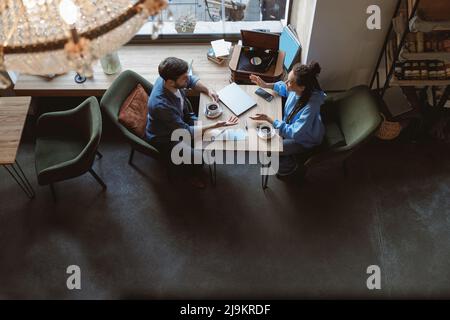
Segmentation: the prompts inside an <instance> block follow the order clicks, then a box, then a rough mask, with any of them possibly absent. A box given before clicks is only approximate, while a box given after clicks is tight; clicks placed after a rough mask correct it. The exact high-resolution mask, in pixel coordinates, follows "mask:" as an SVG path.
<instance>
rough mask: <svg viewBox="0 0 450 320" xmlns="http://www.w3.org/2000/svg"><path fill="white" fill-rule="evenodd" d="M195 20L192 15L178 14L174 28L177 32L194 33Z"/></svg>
mask: <svg viewBox="0 0 450 320" xmlns="http://www.w3.org/2000/svg"><path fill="white" fill-rule="evenodd" d="M196 24H197V21H196V20H195V17H194V16H193V15H184V16H180V17H179V18H178V19H177V20H176V21H175V30H177V32H178V33H194V29H195V25H196Z"/></svg>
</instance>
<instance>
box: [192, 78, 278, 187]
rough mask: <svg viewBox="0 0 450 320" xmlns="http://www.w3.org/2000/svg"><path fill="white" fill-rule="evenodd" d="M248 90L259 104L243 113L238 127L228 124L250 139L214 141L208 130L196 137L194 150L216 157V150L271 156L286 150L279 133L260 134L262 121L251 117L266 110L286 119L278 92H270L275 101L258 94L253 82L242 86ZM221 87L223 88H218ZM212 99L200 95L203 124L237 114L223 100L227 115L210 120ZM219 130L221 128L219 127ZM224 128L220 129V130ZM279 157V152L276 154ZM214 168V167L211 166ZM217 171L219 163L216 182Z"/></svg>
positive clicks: (214, 165) (275, 116) (264, 183)
mask: <svg viewBox="0 0 450 320" xmlns="http://www.w3.org/2000/svg"><path fill="white" fill-rule="evenodd" d="M240 87H241V88H242V89H244V91H245V92H246V93H247V94H249V95H250V96H251V97H252V98H253V99H254V100H255V101H256V104H257V105H256V106H255V107H253V108H252V109H250V110H248V111H247V112H245V113H244V114H242V115H240V116H239V123H238V124H237V125H236V126H232V127H228V128H227V130H236V129H242V130H244V132H246V133H247V138H246V140H242V141H229V140H228V141H226V140H218V139H217V140H215V141H213V142H211V133H210V132H208V131H210V130H208V131H206V132H205V134H204V136H203V137H202V139H195V144H194V149H196V150H202V151H207V152H211V153H212V155H213V156H215V153H216V151H220V152H223V151H225V152H226V151H242V152H250V153H251V152H255V153H257V152H265V153H268V155H269V156H270V155H274V154H277V153H280V152H282V151H283V140H282V138H281V137H280V136H279V135H278V134H277V135H275V136H274V137H273V138H272V139H270V140H263V139H261V138H259V137H258V135H257V132H256V126H257V125H258V124H259V123H261V122H256V121H254V120H252V119H250V116H253V115H255V114H256V113H265V114H267V115H269V116H271V117H272V118H273V119H281V118H282V101H281V97H280V96H278V95H277V94H276V93H274V91H272V90H267V91H270V92H271V93H272V94H273V95H274V96H275V98H274V99H273V100H272V101H271V102H267V101H266V100H264V99H263V98H261V97H260V96H258V95H256V94H255V90H256V89H257V88H258V86H253V85H240ZM217 89H220V88H217ZM210 102H212V101H211V99H210V98H209V97H208V96H207V95H205V94H201V95H200V104H199V121H201V123H202V125H208V124H211V123H214V122H216V121H219V120H227V119H228V118H230V116H232V115H234V114H233V112H232V111H231V110H230V109H228V108H227V107H226V106H225V105H224V104H223V103H221V102H220V105H221V106H222V108H223V114H222V115H221V116H220V117H218V118H216V119H208V118H207V117H206V115H205V113H204V111H205V108H206V105H207V104H208V103H210ZM215 130H217V129H215ZM219 130H220V129H219ZM275 156H277V155H275ZM268 166H270V163H268V164H264V165H263V167H268ZM210 169H211V166H210ZM215 172H216V163H215V162H214V164H213V169H211V174H212V178H211V179H212V181H213V184H214V183H215V176H216V174H215ZM267 179H268V175H264V176H263V181H262V184H263V188H266V187H267Z"/></svg>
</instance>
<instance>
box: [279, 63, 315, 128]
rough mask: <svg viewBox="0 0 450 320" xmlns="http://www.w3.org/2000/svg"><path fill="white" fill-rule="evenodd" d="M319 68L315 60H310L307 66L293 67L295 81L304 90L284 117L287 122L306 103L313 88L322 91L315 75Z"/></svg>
mask: <svg viewBox="0 0 450 320" xmlns="http://www.w3.org/2000/svg"><path fill="white" fill-rule="evenodd" d="M321 70H322V68H321V67H320V65H319V64H318V63H317V62H315V61H313V62H311V63H310V64H309V66H308V65H304V64H302V65H297V66H295V67H294V75H295V83H296V84H297V85H298V86H304V87H305V90H304V91H303V93H302V96H301V97H300V99H298V101H297V104H296V105H295V107H294V109H293V110H292V112H291V113H290V114H289V115H288V117H287V119H286V120H287V122H288V123H289V122H291V120H292V118H294V117H295V115H296V114H297V113H298V112H299V111H300V110H302V109H303V108H304V107H305V106H306V105H307V104H308V102H309V99H310V98H311V96H312V94H313V92H314V91H315V90H320V91H322V88H321V87H320V85H319V81H318V80H317V75H318V74H319V73H320V71H321Z"/></svg>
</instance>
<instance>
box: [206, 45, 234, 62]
mask: <svg viewBox="0 0 450 320" xmlns="http://www.w3.org/2000/svg"><path fill="white" fill-rule="evenodd" d="M230 50H231V42H227V41H225V40H223V39H222V40H216V41H211V48H210V49H209V50H208V53H207V55H206V56H207V58H208V59H209V60H211V61H212V62H214V63H217V64H222V63H223V62H224V61H225V60H227V59H228V58H229V56H230Z"/></svg>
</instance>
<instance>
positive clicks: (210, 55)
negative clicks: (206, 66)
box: [206, 48, 226, 64]
mask: <svg viewBox="0 0 450 320" xmlns="http://www.w3.org/2000/svg"><path fill="white" fill-rule="evenodd" d="M206 56H207V58H208V59H209V60H211V61H212V62H214V63H217V64H222V63H223V62H224V61H225V60H226V59H225V58H224V57H216V55H215V54H214V50H213V48H210V49H209V50H208V53H207V55H206Z"/></svg>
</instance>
